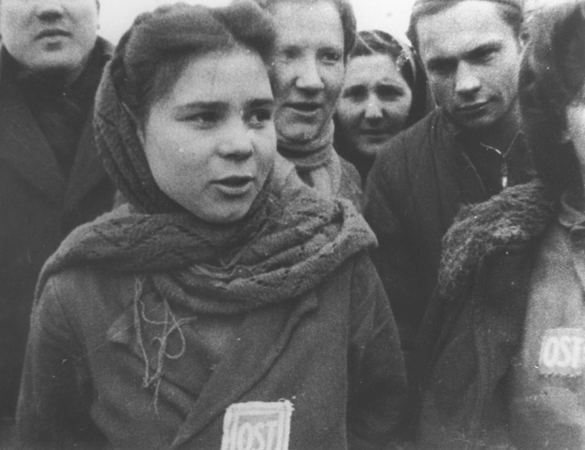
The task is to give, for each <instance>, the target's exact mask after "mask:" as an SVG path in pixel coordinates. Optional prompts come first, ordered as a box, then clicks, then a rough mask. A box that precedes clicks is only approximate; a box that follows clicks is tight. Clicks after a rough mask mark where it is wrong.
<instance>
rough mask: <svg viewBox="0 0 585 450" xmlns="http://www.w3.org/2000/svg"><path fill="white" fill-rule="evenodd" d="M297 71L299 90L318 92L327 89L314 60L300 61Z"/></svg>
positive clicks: (305, 59)
mask: <svg viewBox="0 0 585 450" xmlns="http://www.w3.org/2000/svg"><path fill="white" fill-rule="evenodd" d="M296 69H297V74H296V86H297V87H298V88H299V89H303V90H310V91H318V90H322V89H324V88H325V84H324V83H323V79H322V78H321V74H320V73H319V67H318V66H317V61H316V60H315V59H314V58H311V57H306V58H304V59H303V60H301V61H299V62H298V66H297V68H296Z"/></svg>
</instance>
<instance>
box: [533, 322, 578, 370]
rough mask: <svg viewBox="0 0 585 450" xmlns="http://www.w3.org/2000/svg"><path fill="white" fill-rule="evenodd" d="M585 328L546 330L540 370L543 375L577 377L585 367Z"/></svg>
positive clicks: (540, 358) (541, 347) (542, 345)
mask: <svg viewBox="0 0 585 450" xmlns="http://www.w3.org/2000/svg"><path fill="white" fill-rule="evenodd" d="M584 350H585V330H583V329H580V328H553V329H550V330H546V333H545V334H544V337H543V338H542V343H541V345H540V357H539V359H538V370H539V372H540V373H541V374H542V375H556V376H568V377H577V376H580V375H582V374H583V369H584V367H585V354H584Z"/></svg>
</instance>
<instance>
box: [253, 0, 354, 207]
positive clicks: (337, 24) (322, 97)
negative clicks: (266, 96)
mask: <svg viewBox="0 0 585 450" xmlns="http://www.w3.org/2000/svg"><path fill="white" fill-rule="evenodd" d="M256 2H257V3H258V4H260V5H261V6H262V7H263V8H265V9H266V10H267V11H268V12H270V14H271V15H272V17H273V19H274V24H275V29H276V45H275V48H274V52H273V56H272V70H273V74H274V90H275V92H274V95H275V99H276V112H275V122H276V132H277V134H278V151H279V153H280V154H281V155H282V156H284V157H285V158H286V159H287V160H288V161H290V162H292V163H294V165H295V167H296V170H297V173H298V175H299V176H300V178H301V179H302V180H303V182H305V183H306V184H307V185H308V186H310V187H312V188H314V189H315V190H316V191H318V192H319V193H320V194H321V195H324V196H326V197H328V198H336V197H342V198H346V199H349V200H351V201H352V202H353V203H354V205H355V206H356V207H358V208H359V209H361V207H362V190H361V180H360V176H359V173H358V172H357V170H356V169H355V167H353V165H352V164H350V163H349V162H347V161H345V160H344V159H343V158H340V157H339V155H338V154H337V153H336V152H335V150H334V148H333V131H334V125H333V114H334V113H335V107H336V105H337V101H338V99H339V94H340V93H341V89H342V87H343V80H344V76H345V66H346V62H347V57H348V55H349V52H350V51H351V49H352V48H353V46H354V43H355V36H356V22H355V16H354V13H353V9H352V7H351V4H350V3H349V1H348V0H256Z"/></svg>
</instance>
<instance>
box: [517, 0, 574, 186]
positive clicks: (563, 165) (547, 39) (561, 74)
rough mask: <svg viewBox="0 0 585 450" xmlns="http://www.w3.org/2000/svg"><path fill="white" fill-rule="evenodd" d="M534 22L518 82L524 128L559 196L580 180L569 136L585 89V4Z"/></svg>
mask: <svg viewBox="0 0 585 450" xmlns="http://www.w3.org/2000/svg"><path fill="white" fill-rule="evenodd" d="M529 26H530V28H529V30H528V35H529V38H530V39H529V42H528V46H527V48H526V50H525V52H524V55H523V58H522V64H521V68H520V75H519V86H518V93H519V104H520V111H521V117H522V129H523V131H524V134H525V136H526V139H527V142H528V145H529V147H530V149H531V152H532V156H533V159H534V163H535V166H536V170H537V172H538V175H539V177H540V178H541V179H542V181H543V182H544V183H545V185H546V186H548V187H549V188H550V189H551V190H552V192H553V193H555V194H557V195H559V194H560V193H562V192H563V191H564V190H566V189H567V188H570V187H574V186H575V185H576V183H577V184H580V178H579V170H578V164H577V159H576V155H575V148H574V146H573V144H572V143H571V142H566V141H564V139H563V136H564V133H565V131H566V129H567V123H566V111H567V107H568V106H569V105H570V104H571V103H572V102H574V101H575V100H576V99H577V97H578V96H579V95H582V94H583V90H584V89H585V87H584V84H585V3H584V2H583V1H582V0H579V1H576V0H572V1H568V2H563V3H557V4H553V5H549V6H546V7H544V8H542V10H540V11H537V12H536V13H535V15H534V17H533V18H532V19H531V21H530V25H529ZM581 101H583V100H581Z"/></svg>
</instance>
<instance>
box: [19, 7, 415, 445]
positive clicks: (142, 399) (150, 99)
mask: <svg viewBox="0 0 585 450" xmlns="http://www.w3.org/2000/svg"><path fill="white" fill-rule="evenodd" d="M273 43H274V36H273V31H272V27H271V22H270V21H269V20H268V18H267V17H266V16H265V15H264V13H263V12H262V11H261V10H260V9H259V8H258V7H257V6H256V5H255V4H253V3H240V4H238V5H234V6H231V7H228V8H222V9H209V8H205V7H202V6H199V7H194V6H187V5H181V4H178V5H174V6H170V7H164V8H159V9H157V10H156V11H154V12H153V13H147V14H144V15H142V16H140V17H138V18H137V19H136V21H135V23H134V25H133V26H132V28H131V29H130V30H129V31H128V32H127V33H126V34H125V35H124V37H123V38H122V40H121V42H120V44H119V45H118V47H117V49H116V52H115V55H114V58H113V59H112V61H111V63H110V64H109V65H108V66H107V67H106V70H105V72H104V77H103V79H102V82H101V85H100V89H99V91H98V96H97V100H96V115H95V127H96V137H97V146H98V149H99V151H100V156H101V158H102V160H103V162H104V165H105V167H106V169H107V171H108V173H109V174H110V176H111V177H112V179H113V180H114V183H115V184H116V186H117V188H118V189H120V191H121V192H122V194H123V195H124V197H125V198H126V199H127V200H128V204H126V205H123V206H120V207H119V208H117V209H116V210H114V211H113V212H111V213H109V214H107V215H105V216H102V217H101V218H99V219H98V220H96V221H95V222H93V223H91V224H87V225H84V226H83V227H80V228H78V229H76V230H75V231H74V232H73V233H72V234H71V235H70V236H69V237H68V238H67V239H66V240H65V241H64V243H63V244H62V246H61V247H60V248H59V250H58V251H57V252H56V253H55V254H54V255H53V256H52V257H51V258H50V259H49V261H48V262H47V264H46V266H45V267H44V269H43V272H42V274H41V277H40V280H39V284H38V287H37V298H36V300H35V306H34V309H33V315H32V319H31V333H30V338H29V342H28V346H27V354H26V363H25V371H24V376H23V380H22V385H21V394H20V399H19V405H18V414H17V429H18V437H19V439H20V441H21V443H22V445H23V447H25V448H40V449H48V448H50V449H68V448H118V449H162V448H173V449H179V448H190V449H193V448H197V449H206V450H207V449H220V448H221V449H225V450H228V449H229V450H240V449H252V448H254V449H266V450H268V449H275V450H284V449H309V448H315V449H317V448H318V449H331V450H333V449H335V450H338V449H349V448H360V449H361V448H368V449H370V448H371V449H383V448H386V445H387V444H388V443H389V441H391V440H392V439H394V438H396V437H397V435H398V434H397V428H398V423H399V420H400V418H401V415H402V414H401V413H402V411H403V399H404V396H405V374H404V365H403V361H402V356H401V354H400V349H399V343H398V337H397V333H396V327H395V324H394V320H393V317H392V314H391V311H390V310H389V307H388V302H387V299H386V298H385V295H384V291H383V287H382V285H381V283H380V281H379V279H378V277H377V275H376V272H375V269H374V267H373V265H372V264H371V262H370V260H369V259H368V256H367V248H368V247H369V246H371V245H372V244H373V243H374V237H373V236H372V233H371V231H370V230H369V228H368V227H367V225H366V224H365V222H364V221H363V219H362V218H361V216H360V215H359V214H358V213H357V211H356V210H355V208H354V207H353V206H352V205H351V203H350V202H349V201H347V200H339V201H329V200H327V199H325V198H323V197H322V196H319V195H318V194H316V193H315V192H314V191H313V190H312V189H310V188H309V187H307V186H306V185H304V184H303V183H301V182H300V180H299V179H298V177H297V176H296V175H295V174H294V171H292V172H290V173H288V174H287V173H282V172H279V170H281V169H282V168H283V167H284V166H281V165H276V164H275V159H276V158H277V157H278V154H277V152H276V132H275V127H274V122H273V109H274V99H273V96H272V92H271V83H270V79H269V74H268V71H267V65H268V64H269V56H270V55H271V53H272V45H273ZM292 170H294V169H292Z"/></svg>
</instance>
